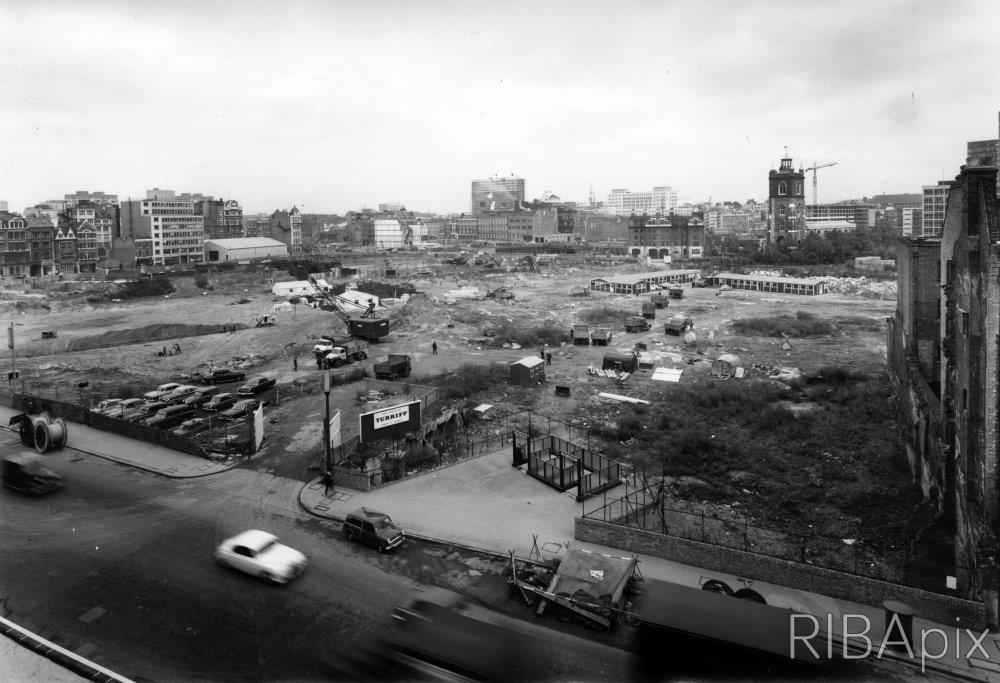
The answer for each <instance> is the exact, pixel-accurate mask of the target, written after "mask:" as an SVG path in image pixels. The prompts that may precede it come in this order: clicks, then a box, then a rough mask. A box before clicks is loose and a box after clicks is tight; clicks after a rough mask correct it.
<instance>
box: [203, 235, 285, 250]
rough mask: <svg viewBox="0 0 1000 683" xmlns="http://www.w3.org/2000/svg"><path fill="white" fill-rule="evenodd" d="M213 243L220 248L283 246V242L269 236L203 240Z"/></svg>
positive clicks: (206, 243) (207, 243)
mask: <svg viewBox="0 0 1000 683" xmlns="http://www.w3.org/2000/svg"><path fill="white" fill-rule="evenodd" d="M209 244H214V245H215V246H217V247H220V248H222V249H252V248H258V249H259V248H263V247H284V246H285V243H284V242H279V241H278V240H273V239H271V238H270V237H228V238H225V239H217V240H205V245H206V246H207V245H209Z"/></svg>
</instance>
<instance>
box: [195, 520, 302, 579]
mask: <svg viewBox="0 0 1000 683" xmlns="http://www.w3.org/2000/svg"><path fill="white" fill-rule="evenodd" d="M215 558H216V559H217V560H218V561H219V562H220V563H221V564H222V565H224V566H226V567H232V568H233V569H238V570H239V571H241V572H245V573H247V574H250V575H251V576H256V577H259V578H261V579H263V580H265V581H270V582H272V583H279V584H281V583H288V582H289V581H291V580H292V579H294V578H295V577H296V576H298V575H299V574H301V573H302V572H304V571H305V569H306V566H307V564H308V562H307V560H306V556H305V555H303V554H302V553H300V552H299V551H297V550H294V549H292V548H289V547H288V546H286V545H282V544H281V543H278V539H277V537H276V536H275V535H274V534H270V533H268V532H266V531H260V530H258V529H251V530H249V531H244V532H243V533H241V534H239V535H238V536H234V537H232V538H230V539H227V540H225V541H223V542H222V543H221V544H220V545H219V547H218V548H216V550H215Z"/></svg>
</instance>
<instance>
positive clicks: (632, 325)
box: [625, 315, 649, 332]
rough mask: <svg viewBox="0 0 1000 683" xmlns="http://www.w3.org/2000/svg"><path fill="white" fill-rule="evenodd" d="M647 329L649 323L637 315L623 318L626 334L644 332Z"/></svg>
mask: <svg viewBox="0 0 1000 683" xmlns="http://www.w3.org/2000/svg"><path fill="white" fill-rule="evenodd" d="M648 329H649V321H648V320H646V319H645V318H642V317H640V316H637V315H633V316H629V317H628V318H625V331H626V332H645V331H646V330H648Z"/></svg>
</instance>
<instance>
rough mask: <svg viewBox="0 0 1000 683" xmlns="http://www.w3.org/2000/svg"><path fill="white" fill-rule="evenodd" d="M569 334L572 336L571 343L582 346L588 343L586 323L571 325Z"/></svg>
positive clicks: (588, 334)
mask: <svg viewBox="0 0 1000 683" xmlns="http://www.w3.org/2000/svg"><path fill="white" fill-rule="evenodd" d="M569 333H570V336H572V337H573V343H574V344H579V345H583V346H587V345H589V344H590V328H589V327H587V326H586V325H573V327H571V328H570V331H569Z"/></svg>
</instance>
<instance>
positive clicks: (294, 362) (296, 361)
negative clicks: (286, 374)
mask: <svg viewBox="0 0 1000 683" xmlns="http://www.w3.org/2000/svg"><path fill="white" fill-rule="evenodd" d="M292 368H294V369H295V372H298V371H299V357H298V356H295V357H294V358H292Z"/></svg>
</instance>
